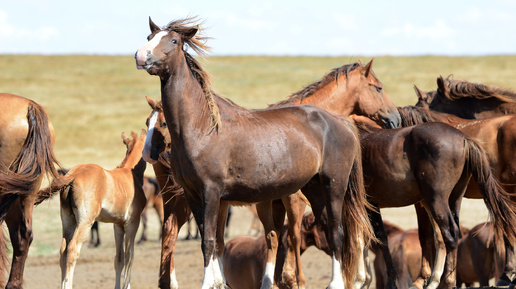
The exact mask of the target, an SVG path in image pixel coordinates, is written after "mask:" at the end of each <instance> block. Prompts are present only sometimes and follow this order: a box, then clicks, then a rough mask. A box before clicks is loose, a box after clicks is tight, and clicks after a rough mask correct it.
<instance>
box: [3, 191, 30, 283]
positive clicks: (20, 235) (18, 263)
mask: <svg viewBox="0 0 516 289" xmlns="http://www.w3.org/2000/svg"><path fill="white" fill-rule="evenodd" d="M34 197H35V196H34V195H28V196H27V197H19V198H18V199H17V200H16V201H15V202H14V203H13V204H12V205H11V207H10V208H9V210H8V211H7V214H6V216H5V222H6V224H7V227H8V228H9V234H10V237H11V244H12V246H13V259H12V265H11V273H10V275H9V281H8V283H7V285H6V287H5V288H22V282H23V270H24V268H25V260H27V255H28V253H29V246H30V244H31V243H32V238H33V235H32V210H33V208H34Z"/></svg>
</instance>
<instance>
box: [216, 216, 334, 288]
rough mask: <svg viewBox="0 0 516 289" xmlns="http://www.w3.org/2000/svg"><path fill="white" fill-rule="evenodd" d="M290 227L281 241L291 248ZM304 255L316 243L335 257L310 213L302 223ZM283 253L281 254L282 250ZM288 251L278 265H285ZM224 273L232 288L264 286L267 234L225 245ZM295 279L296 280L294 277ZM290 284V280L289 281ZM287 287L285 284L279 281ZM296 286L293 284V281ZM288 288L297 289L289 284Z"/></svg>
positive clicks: (242, 237) (279, 259) (302, 249)
mask: <svg viewBox="0 0 516 289" xmlns="http://www.w3.org/2000/svg"><path fill="white" fill-rule="evenodd" d="M287 230H288V227H287V226H286V225H285V226H284V228H283V234H282V235H283V236H284V238H282V240H281V244H279V246H283V247H284V248H287V247H288V246H290V245H291V244H289V242H288V239H287V238H286V235H287ZM300 236H301V240H300V243H301V246H300V251H301V254H303V252H305V251H306V249H308V248H309V247H311V246H316V247H317V248H318V249H320V250H322V251H324V252H325V253H326V254H328V255H329V256H331V250H330V248H329V246H328V242H327V240H326V237H325V233H324V228H323V227H322V226H321V225H320V224H317V223H316V222H315V216H314V215H313V214H312V213H309V214H306V215H305V216H303V218H302V222H301V232H300ZM278 254H280V253H278ZM285 254H286V252H285V251H283V252H282V256H279V257H278V259H277V260H276V266H277V267H281V266H282V261H283V260H284V259H285V258H286V257H287V256H285ZM222 259H223V264H224V276H225V277H226V282H227V285H228V286H229V287H230V288H232V289H260V286H261V283H262V279H261V277H262V276H263V269H264V268H265V263H266V262H267V243H266V241H265V235H262V236H260V237H256V238H255V237H250V236H240V237H236V238H233V239H232V240H230V241H229V242H228V243H227V244H226V246H225V248H224V255H223V258H222ZM291 282H295V280H292V281H291ZM287 284H288V282H287ZM279 285H280V286H283V285H282V284H279ZM290 285H293V284H290ZM286 288H294V287H291V286H289V285H286Z"/></svg>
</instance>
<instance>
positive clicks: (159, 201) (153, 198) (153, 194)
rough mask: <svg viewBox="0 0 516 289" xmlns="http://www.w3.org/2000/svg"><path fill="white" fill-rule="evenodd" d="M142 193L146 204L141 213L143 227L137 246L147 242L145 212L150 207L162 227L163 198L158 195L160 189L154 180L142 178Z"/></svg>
mask: <svg viewBox="0 0 516 289" xmlns="http://www.w3.org/2000/svg"><path fill="white" fill-rule="evenodd" d="M143 192H144V193H145V198H146V199H147V204H146V205H145V209H143V211H142V213H141V220H142V225H143V227H142V235H141V237H140V240H138V243H137V244H138V245H140V244H143V243H144V242H146V241H147V210H148V209H149V208H151V207H152V208H154V210H156V213H157V214H158V219H159V223H160V225H161V226H163V214H164V213H163V197H162V196H161V194H160V189H159V185H158V181H157V180H156V178H152V177H143ZM160 238H161V234H160Z"/></svg>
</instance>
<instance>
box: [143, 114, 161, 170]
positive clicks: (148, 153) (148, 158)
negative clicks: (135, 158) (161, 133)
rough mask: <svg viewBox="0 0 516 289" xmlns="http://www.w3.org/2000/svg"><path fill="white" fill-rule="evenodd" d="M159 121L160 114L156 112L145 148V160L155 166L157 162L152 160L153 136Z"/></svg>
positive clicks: (151, 120)
mask: <svg viewBox="0 0 516 289" xmlns="http://www.w3.org/2000/svg"><path fill="white" fill-rule="evenodd" d="M157 121H158V112H157V111H155V112H154V113H153V114H152V116H151V118H150V120H149V131H148V132H147V137H146V138H145V146H144V147H143V159H144V160H145V161H146V162H148V163H150V164H155V163H156V160H153V159H152V158H151V149H152V135H153V134H154V126H155V125H156V122H157Z"/></svg>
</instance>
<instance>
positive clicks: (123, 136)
mask: <svg viewBox="0 0 516 289" xmlns="http://www.w3.org/2000/svg"><path fill="white" fill-rule="evenodd" d="M122 141H123V142H124V144H125V145H127V144H128V143H129V142H130V141H131V140H130V139H129V138H128V137H127V136H126V135H125V132H122Z"/></svg>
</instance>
